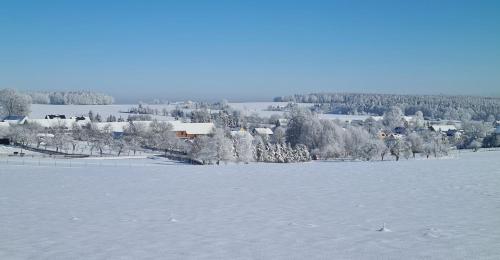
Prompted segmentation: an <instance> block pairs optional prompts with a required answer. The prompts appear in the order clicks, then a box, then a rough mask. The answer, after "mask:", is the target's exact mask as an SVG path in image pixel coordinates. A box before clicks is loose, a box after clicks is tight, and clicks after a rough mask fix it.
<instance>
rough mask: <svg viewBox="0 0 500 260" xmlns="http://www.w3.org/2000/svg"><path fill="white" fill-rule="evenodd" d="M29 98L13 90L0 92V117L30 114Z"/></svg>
mask: <svg viewBox="0 0 500 260" xmlns="http://www.w3.org/2000/svg"><path fill="white" fill-rule="evenodd" d="M30 106H31V98H30V97H29V96H28V95H25V94H22V93H19V92H17V91H16V90H14V89H2V90H0V116H2V115H3V116H12V115H16V116H27V115H28V114H29V113H30Z"/></svg>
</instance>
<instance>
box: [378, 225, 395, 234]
mask: <svg viewBox="0 0 500 260" xmlns="http://www.w3.org/2000/svg"><path fill="white" fill-rule="evenodd" d="M377 231H378V232H392V230H390V229H388V228H387V227H386V226H385V223H384V225H383V226H382V227H381V228H379V229H377Z"/></svg>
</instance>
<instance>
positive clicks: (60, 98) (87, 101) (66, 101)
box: [27, 91, 115, 105]
mask: <svg viewBox="0 0 500 260" xmlns="http://www.w3.org/2000/svg"><path fill="white" fill-rule="evenodd" d="M27 94H28V95H29V96H30V97H31V102H32V103H33V104H51V105H110V104H113V103H114V101H115V100H114V98H113V97H112V96H109V95H106V94H103V93H97V92H91V91H68V92H66V91H55V92H29V93H27Z"/></svg>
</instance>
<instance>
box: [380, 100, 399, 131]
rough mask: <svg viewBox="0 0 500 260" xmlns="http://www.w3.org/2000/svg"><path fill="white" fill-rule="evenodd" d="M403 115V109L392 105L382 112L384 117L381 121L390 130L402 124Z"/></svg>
mask: <svg viewBox="0 0 500 260" xmlns="http://www.w3.org/2000/svg"><path fill="white" fill-rule="evenodd" d="M403 116H404V114H403V111H401V108H399V107H396V106H393V107H391V108H389V110H387V111H386V112H385V113H384V118H383V119H382V123H383V124H384V126H386V127H387V128H389V129H390V130H393V129H394V128H396V127H398V126H403V125H404V124H403Z"/></svg>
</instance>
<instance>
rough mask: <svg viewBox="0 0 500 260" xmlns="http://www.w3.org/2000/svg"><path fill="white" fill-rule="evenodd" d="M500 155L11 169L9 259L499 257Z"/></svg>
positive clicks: (1, 209)
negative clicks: (415, 158)
mask: <svg viewBox="0 0 500 260" xmlns="http://www.w3.org/2000/svg"><path fill="white" fill-rule="evenodd" d="M498 158H500V152H478V153H463V154H460V155H459V156H458V158H452V159H433V160H408V161H406V160H402V161H399V162H394V161H389V162H311V163H303V164H248V165H234V164H233V165H226V166H223V165H221V166H192V165H182V164H181V165H179V164H177V165H173V164H169V163H168V162H165V163H162V161H161V160H146V159H138V160H137V163H136V164H130V160H117V161H116V164H115V165H114V166H113V165H111V164H109V165H107V166H103V167H98V166H96V165H94V166H85V165H82V164H80V165H78V164H73V165H72V166H68V165H66V166H64V165H63V164H61V163H60V164H57V165H50V164H44V163H42V164H41V166H37V165H30V166H27V165H20V164H16V163H9V164H7V163H5V162H4V161H1V160H0V259H499V258H500V247H499V246H498V245H499V244H500V217H499V216H500V189H499V187H500V160H498ZM71 161H73V162H75V163H76V162H82V161H83V160H71ZM88 161H92V160H88ZM108 161H109V160H106V162H108ZM66 162H67V161H66ZM94 162H95V160H94ZM384 223H385V229H382V228H383V225H384ZM380 229H382V231H377V230H380Z"/></svg>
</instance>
